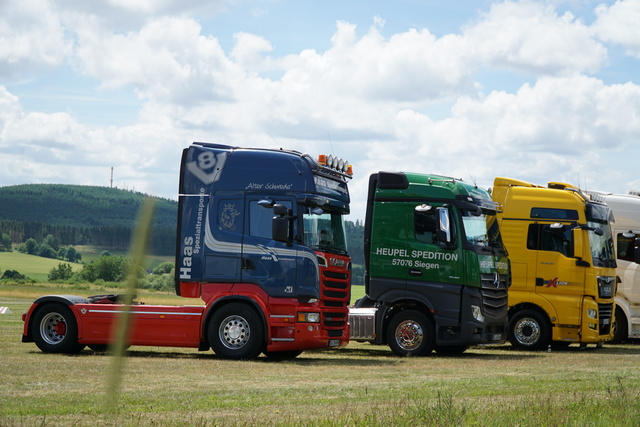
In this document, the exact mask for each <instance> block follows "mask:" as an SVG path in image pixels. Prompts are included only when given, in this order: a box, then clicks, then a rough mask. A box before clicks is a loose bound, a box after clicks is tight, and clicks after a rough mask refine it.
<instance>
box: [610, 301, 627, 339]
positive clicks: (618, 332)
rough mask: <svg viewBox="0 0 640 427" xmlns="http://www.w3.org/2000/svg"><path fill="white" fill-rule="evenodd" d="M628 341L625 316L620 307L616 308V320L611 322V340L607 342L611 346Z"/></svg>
mask: <svg viewBox="0 0 640 427" xmlns="http://www.w3.org/2000/svg"><path fill="white" fill-rule="evenodd" d="M627 339H629V325H627V316H626V315H625V314H624V311H622V309H621V308H620V307H616V318H615V320H614V322H613V338H612V339H611V340H610V341H609V342H610V343H611V344H620V343H622V342H625V341H626V340H627Z"/></svg>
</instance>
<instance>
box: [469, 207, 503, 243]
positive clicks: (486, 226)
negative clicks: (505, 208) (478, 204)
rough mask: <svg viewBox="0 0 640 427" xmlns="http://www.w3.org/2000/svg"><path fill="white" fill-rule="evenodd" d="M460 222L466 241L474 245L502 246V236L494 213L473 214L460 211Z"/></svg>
mask: <svg viewBox="0 0 640 427" xmlns="http://www.w3.org/2000/svg"><path fill="white" fill-rule="evenodd" d="M462 224H463V226H464V234H465V235H466V237H467V243H469V244H470V245H475V246H482V247H489V246H490V247H493V248H502V238H501V237H500V229H499V228H498V222H497V221H496V216H495V215H486V214H484V213H483V214H480V215H473V214H471V213H470V212H468V211H464V210H463V211H462Z"/></svg>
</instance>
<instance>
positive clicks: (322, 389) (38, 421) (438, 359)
mask: <svg viewBox="0 0 640 427" xmlns="http://www.w3.org/2000/svg"><path fill="white" fill-rule="evenodd" d="M52 291H53V292H52ZM72 291H73V289H65V288H64V287H62V288H61V287H57V285H47V284H38V285H37V286H35V287H31V288H29V287H27V286H22V287H17V286H7V285H0V307H2V306H5V307H9V309H10V311H11V313H10V314H0V360H1V362H0V378H1V379H2V380H1V381H2V383H1V384H2V385H1V386H0V426H35V425H38V426H60V425H62V426H67V425H69V426H70V425H74V426H93V425H114V426H116V425H117V426H120V425H131V426H158V425H170V426H192V425H195V426H218V425H219V426H226V425H231V426H235V425H240V426H249V425H288V426H298V425H325V426H351V425H379V426H382V425H385V426H386V425H397V426H415V425H432V426H459V425H463V426H466V425H468V426H516V425H518V426H540V425H545V426H565V425H576V426H583V425H594V426H611V425H616V426H617V425H620V426H637V425H640V399H639V398H640V363H639V362H640V346H638V345H633V344H627V345H605V346H604V347H603V348H601V349H596V348H594V347H589V348H588V349H587V350H584V351H581V350H579V349H578V347H569V348H568V349H565V350H562V351H553V352H541V353H528V352H521V351H516V350H513V349H512V348H511V347H510V346H508V345H502V346H492V347H476V348H471V349H469V350H468V351H467V352H466V353H464V354H463V355H462V356H458V357H445V356H439V355H437V354H433V355H431V356H428V357H424V358H405V359H402V358H397V357H394V356H393V355H392V353H391V352H390V350H389V349H388V348H387V347H377V346H372V345H370V344H366V343H350V344H349V345H348V346H347V347H345V348H342V349H335V350H323V351H307V352H304V353H303V354H302V355H301V356H299V357H298V358H297V359H295V360H291V361H284V362H273V361H270V360H267V359H266V358H262V357H260V358H259V359H257V360H255V361H229V360H222V359H219V358H217V357H216V356H215V355H214V354H213V353H212V352H211V351H209V352H198V351H197V350H192V349H174V348H162V347H137V346H134V347H131V348H130V349H129V351H128V353H127V357H126V358H125V359H124V368H123V374H124V377H123V383H122V389H121V395H120V400H119V402H118V405H117V411H115V412H111V411H109V410H108V409H107V405H106V403H105V402H106V389H107V382H108V376H109V372H110V369H111V366H112V363H113V361H114V358H113V356H111V355H109V354H103V353H94V352H92V351H90V350H88V349H87V350H84V351H83V352H82V353H80V354H78V355H74V356H67V355H56V354H45V353H42V352H40V351H39V350H38V348H37V347H36V346H35V345H34V344H33V343H22V342H21V335H22V326H23V323H22V320H21V314H22V313H23V312H24V311H26V310H27V308H28V307H29V305H30V303H31V301H32V300H33V298H32V297H31V295H32V293H38V295H44V294H47V293H78V294H89V293H96V292H95V291H96V289H77V292H72ZM107 291H108V290H107ZM358 291H359V289H358ZM141 297H142V299H144V300H145V301H149V303H160V302H161V303H177V304H193V301H195V300H185V299H180V298H178V297H175V296H173V295H170V294H163V293H155V294H154V293H145V294H144V295H142V296H141ZM154 299H155V302H153V301H154ZM176 301H177V302H176Z"/></svg>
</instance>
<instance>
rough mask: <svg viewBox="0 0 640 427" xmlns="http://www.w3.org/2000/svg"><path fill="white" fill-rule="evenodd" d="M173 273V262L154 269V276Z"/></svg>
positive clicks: (164, 263)
mask: <svg viewBox="0 0 640 427" xmlns="http://www.w3.org/2000/svg"><path fill="white" fill-rule="evenodd" d="M171 273H173V263H172V262H163V263H162V264H159V265H158V266H157V267H156V268H154V269H153V274H156V275H160V274H171Z"/></svg>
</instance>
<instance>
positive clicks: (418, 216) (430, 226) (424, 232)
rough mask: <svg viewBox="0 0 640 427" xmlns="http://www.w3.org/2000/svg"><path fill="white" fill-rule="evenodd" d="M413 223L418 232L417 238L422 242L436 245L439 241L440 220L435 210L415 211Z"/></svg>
mask: <svg viewBox="0 0 640 427" xmlns="http://www.w3.org/2000/svg"><path fill="white" fill-rule="evenodd" d="M413 224H414V230H415V233H416V240H417V241H418V242H422V243H428V244H430V245H435V244H436V243H437V239H436V232H437V226H438V221H437V219H436V215H435V211H434V212H419V211H414V213H413Z"/></svg>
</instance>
